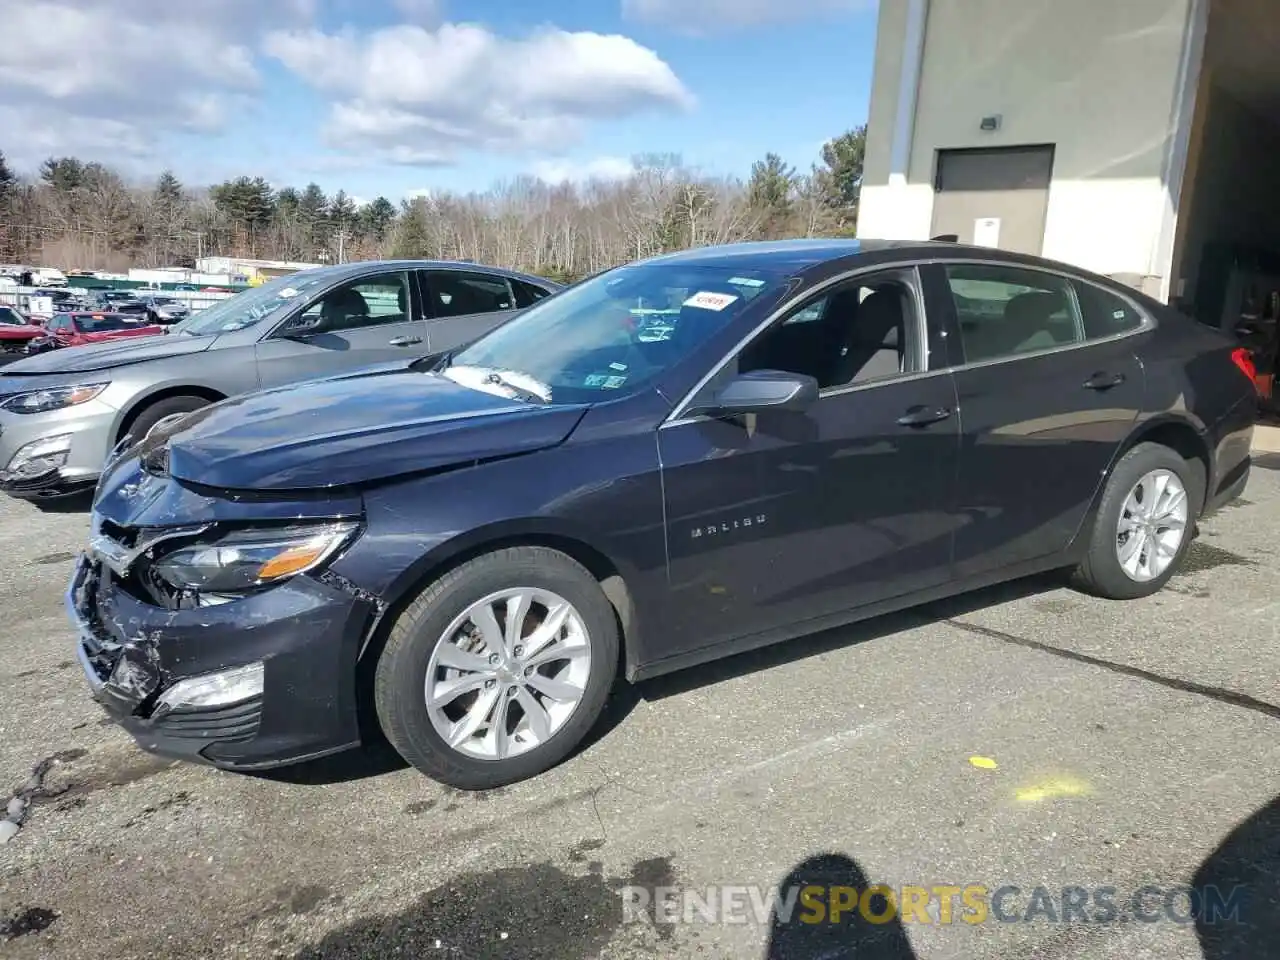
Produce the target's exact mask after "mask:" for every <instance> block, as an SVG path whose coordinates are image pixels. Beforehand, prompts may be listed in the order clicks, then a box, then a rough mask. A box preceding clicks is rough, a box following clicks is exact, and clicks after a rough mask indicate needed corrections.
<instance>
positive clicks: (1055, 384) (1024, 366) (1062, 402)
mask: <svg viewBox="0 0 1280 960" xmlns="http://www.w3.org/2000/svg"><path fill="white" fill-rule="evenodd" d="M926 283H928V284H930V285H932V286H933V287H934V288H935V296H934V300H935V301H936V302H938V303H941V304H945V305H946V308H947V312H948V316H947V327H948V329H947V334H948V336H947V342H948V351H949V360H950V362H951V363H952V364H953V365H954V366H955V370H954V379H955V384H956V395H957V399H958V402H959V409H960V421H961V425H962V435H963V443H962V449H961V453H960V472H959V478H958V483H957V498H958V499H957V507H958V509H959V512H960V513H961V514H962V515H963V516H964V522H963V524H962V525H961V526H960V527H959V528H958V530H957V533H956V544H955V562H956V574H957V575H958V576H962V577H963V576H968V575H974V574H980V573H983V572H986V571H989V570H995V569H999V568H1004V567H1008V566H1011V565H1016V564H1018V563H1023V562H1028V561H1032V560H1035V559H1038V558H1042V557H1046V556H1048V555H1050V554H1053V553H1056V552H1058V551H1061V550H1063V549H1064V548H1065V547H1066V546H1067V545H1068V544H1069V543H1070V542H1071V540H1072V538H1073V537H1074V536H1075V534H1076V532H1077V530H1078V529H1079V527H1080V523H1081V521H1082V520H1083V519H1084V516H1085V513H1086V511H1087V510H1088V508H1089V504H1090V502H1091V500H1092V499H1093V496H1094V493H1095V491H1096V490H1097V488H1098V485H1099V483H1100V482H1101V478H1102V475H1103V473H1104V471H1105V470H1106V469H1107V467H1108V466H1109V465H1110V463H1111V461H1112V459H1113V458H1114V457H1115V455H1116V453H1117V451H1118V449H1119V446H1120V444H1121V443H1122V442H1123V441H1124V439H1125V437H1126V436H1128V434H1129V431H1130V429H1131V428H1132V427H1133V424H1134V422H1135V421H1136V420H1137V418H1138V415H1139V413H1140V412H1141V410H1142V403H1143V396H1144V384H1143V371H1142V365H1141V363H1140V361H1139V360H1138V358H1137V355H1136V353H1135V344H1136V342H1137V341H1136V340H1135V335H1138V334H1141V333H1142V332H1143V331H1144V330H1145V329H1147V327H1148V325H1149V323H1150V320H1149V318H1148V317H1147V316H1146V315H1145V314H1144V313H1143V312H1142V311H1141V310H1140V309H1139V308H1138V307H1137V305H1136V304H1135V303H1134V302H1133V301H1132V300H1130V299H1129V298H1127V297H1125V296H1124V295H1123V294H1120V293H1118V292H1116V291H1114V290H1110V289H1107V288H1103V287H1101V286H1096V285H1094V284H1093V283H1090V282H1086V281H1083V280H1080V279H1079V278H1075V277H1071V276H1068V275H1066V274H1062V273H1056V272H1052V271H1049V270H1041V269H1031V268H1028V267H1024V266H1021V265H1018V266H1012V265H1007V264H1000V263H980V262H955V263H947V264H937V265H932V266H930V267H928V268H927V269H926Z"/></svg>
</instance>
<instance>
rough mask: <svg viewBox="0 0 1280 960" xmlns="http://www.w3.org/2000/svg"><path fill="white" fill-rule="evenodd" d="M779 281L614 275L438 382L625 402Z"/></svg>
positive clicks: (510, 326) (551, 397)
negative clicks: (621, 400) (625, 398)
mask: <svg viewBox="0 0 1280 960" xmlns="http://www.w3.org/2000/svg"><path fill="white" fill-rule="evenodd" d="M785 286H786V278H785V277H783V276H781V275H778V274H773V273H765V272H761V271H759V270H743V269H736V270H735V269H734V268H733V267H732V266H706V265H701V264H698V265H690V264H682V263H669V264H668V263H661V262H658V263H649V264H639V265H636V266H628V267H619V268H618V269H616V270H610V271H609V272H607V273H604V274H600V275H599V276H596V277H593V278H592V279H590V280H585V281H583V282H582V283H580V284H578V285H577V286H574V287H572V288H570V289H568V290H565V291H564V292H562V293H560V294H557V295H556V296H555V297H552V298H549V299H547V300H544V301H543V302H541V303H538V304H536V305H535V306H533V307H531V308H529V309H528V310H527V311H526V312H524V313H522V314H520V315H519V316H517V317H516V318H515V319H513V320H511V321H510V322H508V323H505V324H503V325H502V326H500V327H498V328H497V329H496V330H494V331H493V332H492V333H489V334H488V335H486V336H485V337H482V338H481V339H480V340H477V341H476V342H475V343H474V344H472V345H471V346H470V347H468V348H467V349H466V350H463V351H461V352H460V353H458V354H457V355H456V356H455V357H454V358H453V359H452V362H451V363H450V365H449V367H448V368H447V369H446V370H445V371H444V375H445V376H447V377H449V378H451V379H453V380H455V381H456V382H458V383H463V384H465V385H467V386H471V387H475V388H477V389H481V390H489V391H490V392H492V393H498V394H502V395H507V396H521V395H527V394H534V395H536V396H537V397H538V398H540V399H541V400H542V401H543V402H550V403H557V402H558V403H583V402H590V401H594V400H607V399H612V398H614V397H618V396H622V395H625V394H628V393H634V392H636V391H637V390H639V389H641V388H642V387H645V386H647V385H648V384H649V383H651V382H652V381H653V380H654V379H655V378H657V377H658V376H659V375H660V374H662V373H663V372H664V371H665V370H667V369H668V368H670V367H671V366H673V365H674V364H676V363H678V362H679V361H680V360H681V359H682V358H684V357H685V356H687V355H688V353H689V352H690V351H691V350H693V349H694V348H695V347H697V346H698V345H699V344H701V343H702V342H703V341H705V340H706V339H707V338H708V337H710V336H711V335H712V334H714V333H716V332H717V331H718V330H720V329H722V328H723V327H724V325H725V324H726V323H729V322H730V321H731V320H732V319H733V318H734V317H735V316H737V315H738V313H740V312H741V311H742V309H743V308H744V307H745V306H746V304H748V303H750V302H752V301H754V300H759V299H769V298H776V297H777V296H778V295H779V294H780V293H781V292H782V291H783V290H784V289H785Z"/></svg>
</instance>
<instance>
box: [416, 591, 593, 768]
mask: <svg viewBox="0 0 1280 960" xmlns="http://www.w3.org/2000/svg"><path fill="white" fill-rule="evenodd" d="M590 675H591V643H590V637H589V636H588V633H587V628H586V626H585V624H584V623H583V619H582V617H581V615H580V614H579V613H578V611H577V610H576V609H575V608H574V607H573V605H572V604H571V603H569V601H567V600H565V599H564V597H561V596H560V595H558V594H556V593H553V592H551V591H549V590H541V589H535V588H530V587H516V588H511V589H507V590H502V591H499V592H497V593H492V594H490V595H488V596H486V597H484V598H482V599H480V600H477V601H476V602H475V603H473V604H471V605H470V606H469V607H467V609H466V610H464V611H463V612H462V613H461V614H460V615H459V616H457V617H455V618H454V620H453V622H452V623H450V625H449V627H448V628H447V629H446V630H445V631H444V634H443V636H442V637H441V638H440V641H439V643H437V644H436V647H435V650H434V651H433V653H432V655H431V660H430V663H429V664H428V666H427V676H426V684H425V696H426V704H427V713H428V715H429V716H430V718H431V724H432V726H433V727H434V728H435V731H436V733H437V734H439V735H440V737H441V739H443V740H444V742H445V743H447V744H448V745H449V746H450V747H451V748H452V749H454V750H457V751H458V752H460V753H462V754H464V755H466V756H468V757H472V758H474V759H478V760H505V759H507V758H509V757H515V756H519V755H520V754H523V753H527V752H528V751H530V750H532V749H534V748H535V747H538V746H540V745H542V744H544V743H546V742H547V741H548V740H549V739H551V737H553V736H555V734H556V732H557V731H559V730H560V728H561V727H563V726H564V724H565V723H566V722H567V721H568V719H569V717H570V716H572V715H573V712H574V711H575V710H576V709H577V708H578V704H579V703H580V702H581V700H582V697H583V695H584V693H585V692H586V687H587V679H588V678H589V677H590Z"/></svg>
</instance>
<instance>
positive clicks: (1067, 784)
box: [1014, 776, 1093, 803]
mask: <svg viewBox="0 0 1280 960" xmlns="http://www.w3.org/2000/svg"><path fill="white" fill-rule="evenodd" d="M1092 793H1093V788H1092V787H1090V786H1089V784H1088V783H1087V782H1085V781H1084V780H1081V779H1080V778H1079V777H1072V776H1062V777H1049V778H1048V779H1046V780H1042V781H1040V782H1039V783H1033V784H1030V785H1029V786H1025V787H1019V788H1018V790H1016V791H1015V792H1014V797H1015V798H1016V799H1017V800H1018V801H1019V802H1020V803H1041V802H1042V801H1045V800H1054V799H1057V798H1059V797H1087V796H1089V795H1090V794H1092Z"/></svg>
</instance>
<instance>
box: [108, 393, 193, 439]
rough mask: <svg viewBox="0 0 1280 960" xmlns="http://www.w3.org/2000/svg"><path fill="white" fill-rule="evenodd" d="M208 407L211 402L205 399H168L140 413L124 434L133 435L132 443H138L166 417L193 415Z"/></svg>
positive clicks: (145, 408) (184, 397)
mask: <svg viewBox="0 0 1280 960" xmlns="http://www.w3.org/2000/svg"><path fill="white" fill-rule="evenodd" d="M208 405H209V401H208V400H206V399H205V398H204V397H195V396H186V395H184V396H180V397H166V398H165V399H163V400H157V401H156V402H155V403H153V404H151V405H150V406H147V407H143V408H142V410H140V411H138V415H137V416H136V417H134V418H133V422H132V423H130V424H129V426H128V428H127V429H126V430H125V431H124V432H125V433H129V434H132V435H133V440H131V441H130V443H136V442H138V441H139V440H141V439H142V438H143V437H145V436H146V435H147V433H148V432H149V431H150V430H151V428H152V427H154V426H155V425H156V424H157V423H159V422H160V421H161V420H163V419H164V418H165V417H172V416H174V415H176V414H179V413H191V412H193V411H195V410H199V409H200V408H201V407H207V406H208Z"/></svg>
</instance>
